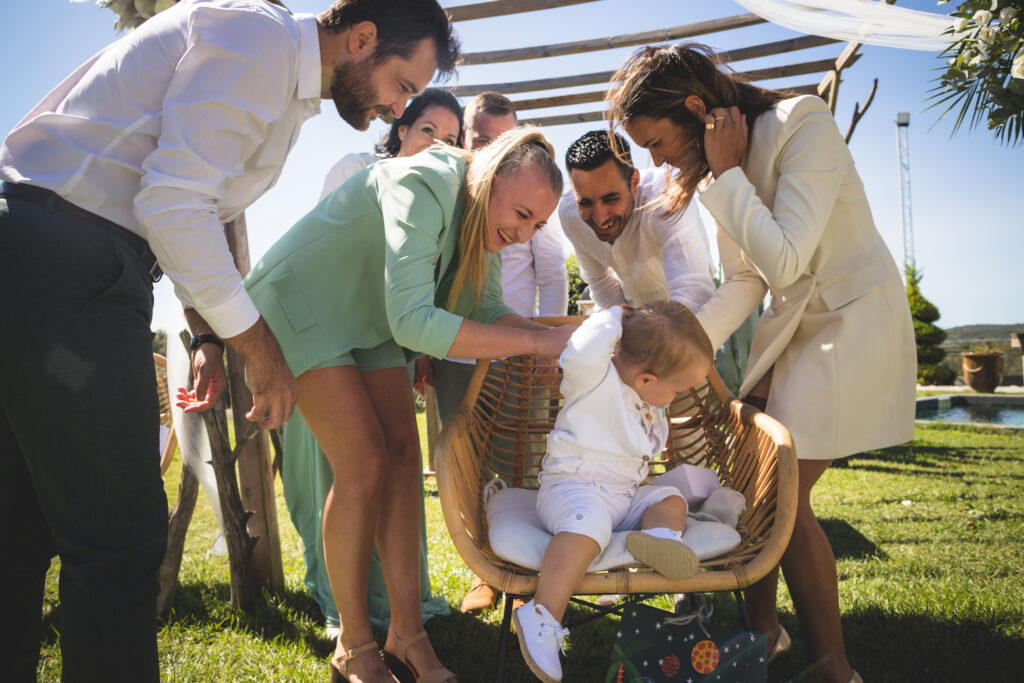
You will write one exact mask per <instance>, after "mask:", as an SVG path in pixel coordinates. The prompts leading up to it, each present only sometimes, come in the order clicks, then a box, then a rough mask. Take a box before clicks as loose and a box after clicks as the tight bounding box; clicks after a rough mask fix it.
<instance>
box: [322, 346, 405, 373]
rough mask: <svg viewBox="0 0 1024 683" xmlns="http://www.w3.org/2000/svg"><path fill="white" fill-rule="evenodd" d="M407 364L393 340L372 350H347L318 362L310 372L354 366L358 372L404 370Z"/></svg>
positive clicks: (401, 351)
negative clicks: (387, 369)
mask: <svg viewBox="0 0 1024 683" xmlns="http://www.w3.org/2000/svg"><path fill="white" fill-rule="evenodd" d="M407 364H408V361H407V360H406V357H405V352H404V351H403V350H402V347H401V346H399V345H398V343H397V342H395V340H394V339H388V340H386V341H383V342H381V343H380V344H378V345H377V346H374V347H373V348H372V349H349V350H348V351H346V352H344V353H342V354H339V355H337V356H333V357H331V358H328V359H326V360H323V361H320V362H319V363H317V364H316V365H314V366H313V367H311V368H310V370H320V369H322V368H334V367H338V366H340V365H354V366H356V367H357V368H359V372H370V371H372V370H384V369H386V368H404V367H405V366H406V365H407Z"/></svg>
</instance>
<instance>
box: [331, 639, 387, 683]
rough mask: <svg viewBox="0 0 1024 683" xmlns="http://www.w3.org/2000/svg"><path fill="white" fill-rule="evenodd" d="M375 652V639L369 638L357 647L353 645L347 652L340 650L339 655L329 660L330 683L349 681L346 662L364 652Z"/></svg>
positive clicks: (345, 682)
mask: <svg viewBox="0 0 1024 683" xmlns="http://www.w3.org/2000/svg"><path fill="white" fill-rule="evenodd" d="M371 651H372V652H376V651H377V641H375V640H371V641H370V642H368V643H363V644H362V645H360V646H358V647H354V648H352V649H351V650H348V651H347V652H342V653H341V654H340V655H338V656H337V657H335V658H334V659H332V660H331V683H349V680H348V663H349V662H350V661H352V660H353V659H355V658H356V657H358V656H359V655H361V654H363V653H364V652H371Z"/></svg>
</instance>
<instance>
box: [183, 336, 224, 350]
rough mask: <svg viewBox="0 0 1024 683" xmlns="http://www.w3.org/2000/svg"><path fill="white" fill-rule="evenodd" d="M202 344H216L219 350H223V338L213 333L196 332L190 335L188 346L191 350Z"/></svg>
mask: <svg viewBox="0 0 1024 683" xmlns="http://www.w3.org/2000/svg"><path fill="white" fill-rule="evenodd" d="M203 344H216V345H217V346H219V347H220V350H221V351H223V350H224V340H223V339H221V338H220V337H218V336H217V335H215V334H197V335H196V336H194V337H192V341H190V342H189V344H188V348H189V350H191V351H195V350H196V349H198V348H199V347H200V346H202V345H203Z"/></svg>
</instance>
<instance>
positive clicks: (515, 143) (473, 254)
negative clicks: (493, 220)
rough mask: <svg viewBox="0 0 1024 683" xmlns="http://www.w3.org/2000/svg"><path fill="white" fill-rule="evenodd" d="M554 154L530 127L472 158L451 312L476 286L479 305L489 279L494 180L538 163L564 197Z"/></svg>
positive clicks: (498, 139)
mask: <svg viewBox="0 0 1024 683" xmlns="http://www.w3.org/2000/svg"><path fill="white" fill-rule="evenodd" d="M467 154H468V153H467ZM554 155H555V148H554V147H552V146H551V143H550V142H548V141H547V139H546V138H545V137H544V135H543V134H542V133H541V132H540V129H539V128H535V127H531V126H522V127H519V128H513V129H512V130H509V131H506V132H504V133H502V134H501V135H499V136H498V137H496V138H495V139H494V140H493V141H492V142H490V143H489V144H488V145H487V146H486V147H483V148H482V149H480V150H478V151H477V152H475V153H474V154H473V155H472V157H471V158H472V160H471V161H470V162H469V168H468V169H467V170H466V181H465V183H464V184H463V186H462V193H463V197H464V200H465V208H464V209H463V212H462V223H461V224H460V225H459V241H458V249H459V265H458V268H457V269H456V270H455V280H454V281H453V282H452V289H451V292H450V293H449V295H448V304H447V307H448V310H453V309H454V307H455V303H456V301H458V299H459V296H460V295H461V294H462V290H463V289H465V288H466V287H468V286H471V287H473V291H474V292H475V294H476V301H477V303H479V301H480V294H481V292H482V290H483V283H484V282H485V281H486V280H487V264H488V260H489V256H488V253H487V247H486V245H487V225H488V223H489V220H488V215H487V205H488V203H489V201H490V198H491V188H492V186H493V185H494V177H495V176H496V175H498V174H506V173H516V172H518V171H519V170H520V169H522V168H525V167H526V166H529V165H531V164H536V165H537V166H538V167H539V168H540V169H541V171H543V172H544V175H545V177H546V178H547V181H548V184H549V185H550V187H551V191H552V192H554V195H555V197H561V196H562V172H561V171H560V170H559V169H558V164H557V163H555V160H554ZM545 218H546V216H545Z"/></svg>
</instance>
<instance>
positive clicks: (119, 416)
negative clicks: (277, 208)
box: [0, 198, 167, 683]
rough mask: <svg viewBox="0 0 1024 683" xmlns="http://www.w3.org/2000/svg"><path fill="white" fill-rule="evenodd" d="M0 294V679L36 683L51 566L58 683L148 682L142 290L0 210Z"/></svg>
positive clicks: (81, 242)
mask: <svg viewBox="0 0 1024 683" xmlns="http://www.w3.org/2000/svg"><path fill="white" fill-rule="evenodd" d="M0 292H3V295H4V301H3V303H2V306H3V309H2V310H3V313H0V548H2V549H3V550H2V553H3V559H2V560H0V586H3V589H4V594H5V598H4V601H3V602H4V609H3V616H4V621H5V622H6V623H7V624H8V625H9V626H10V627H11V628H9V629H8V633H10V635H8V636H6V637H4V638H2V639H0V670H2V671H3V675H2V676H0V678H3V680H5V681H34V680H35V676H36V666H37V662H38V654H39V644H40V637H41V635H42V634H41V629H40V624H41V616H42V598H43V586H44V581H45V576H46V571H47V569H48V568H49V565H50V560H51V558H52V557H53V556H54V555H55V554H56V555H59V556H60V561H61V570H60V621H59V624H58V626H57V628H58V630H59V633H60V645H61V656H62V667H63V680H64V681H65V682H67V683H74V682H75V681H133V682H136V681H158V680H159V666H158V660H157V647H156V595H157V591H158V586H157V579H156V573H157V569H158V568H159V566H160V562H161V561H162V559H163V555H164V551H165V547H166V542H167V499H166V496H165V495H164V489H163V483H162V481H161V479H160V468H159V454H158V443H159V424H158V410H159V408H158V404H157V396H156V379H155V373H154V369H153V356H152V347H151V339H152V333H151V331H150V320H151V318H152V312H153V289H152V282H151V280H150V278H149V276H148V275H147V273H146V269H145V267H144V266H143V265H142V261H141V259H140V258H139V257H138V255H136V254H135V252H133V251H132V250H131V249H130V248H129V247H128V246H127V244H125V243H124V242H123V241H121V240H120V239H119V238H117V237H115V236H113V235H111V234H110V233H109V232H107V231H106V230H104V229H103V228H101V227H98V226H96V225H93V224H92V223H89V222H87V221H86V220H83V219H81V218H78V217H75V216H71V215H69V214H66V213H61V212H59V211H53V210H50V209H48V208H46V207H45V206H40V205H36V204H32V203H27V202H23V201H19V200H13V199H5V198H0Z"/></svg>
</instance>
